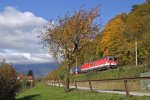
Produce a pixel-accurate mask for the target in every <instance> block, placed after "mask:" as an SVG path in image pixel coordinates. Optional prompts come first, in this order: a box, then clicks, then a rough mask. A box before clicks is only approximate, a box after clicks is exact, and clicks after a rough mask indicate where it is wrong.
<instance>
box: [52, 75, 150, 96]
mask: <svg viewBox="0 0 150 100" xmlns="http://www.w3.org/2000/svg"><path fill="white" fill-rule="evenodd" d="M131 80H150V77H134V78H116V79H100V80H76V81H72V82H71V83H74V86H75V88H76V89H77V83H78V82H89V88H90V90H91V91H93V88H92V82H104V81H123V82H124V88H125V92H126V95H127V97H129V96H130V93H129V88H128V84H127V83H128V81H131ZM50 83H52V84H53V85H54V86H55V85H56V83H57V84H58V85H59V87H60V84H61V82H58V81H57V82H56V81H53V82H50Z"/></svg>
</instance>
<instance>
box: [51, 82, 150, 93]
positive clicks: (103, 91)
mask: <svg viewBox="0 0 150 100" xmlns="http://www.w3.org/2000/svg"><path fill="white" fill-rule="evenodd" d="M48 85H52V84H51V83H48ZM55 86H59V84H55ZM60 87H63V85H62V84H60ZM70 88H75V86H70ZM77 89H80V90H90V88H88V87H79V86H78V87H77ZM93 91H96V92H100V93H113V94H125V95H126V92H125V91H108V90H107V91H106V90H98V89H95V88H93ZM130 95H133V96H150V93H140V92H130Z"/></svg>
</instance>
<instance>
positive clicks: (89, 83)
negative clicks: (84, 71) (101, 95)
mask: <svg viewBox="0 0 150 100" xmlns="http://www.w3.org/2000/svg"><path fill="white" fill-rule="evenodd" d="M89 85H90V90H91V91H92V84H91V81H89Z"/></svg>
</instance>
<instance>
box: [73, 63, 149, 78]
mask: <svg viewBox="0 0 150 100" xmlns="http://www.w3.org/2000/svg"><path fill="white" fill-rule="evenodd" d="M149 68H150V66H149V65H145V66H137V67H136V66H129V67H119V68H117V69H110V70H106V71H95V72H90V73H85V74H79V75H73V76H72V79H73V80H88V79H92V80H93V79H111V78H127V77H140V74H141V73H143V72H147V71H150V69H149Z"/></svg>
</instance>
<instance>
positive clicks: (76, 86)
mask: <svg viewBox="0 0 150 100" xmlns="http://www.w3.org/2000/svg"><path fill="white" fill-rule="evenodd" d="M75 88H76V89H77V82H76V81H75Z"/></svg>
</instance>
